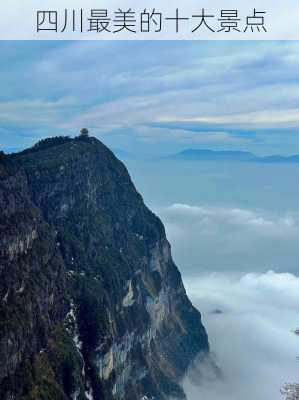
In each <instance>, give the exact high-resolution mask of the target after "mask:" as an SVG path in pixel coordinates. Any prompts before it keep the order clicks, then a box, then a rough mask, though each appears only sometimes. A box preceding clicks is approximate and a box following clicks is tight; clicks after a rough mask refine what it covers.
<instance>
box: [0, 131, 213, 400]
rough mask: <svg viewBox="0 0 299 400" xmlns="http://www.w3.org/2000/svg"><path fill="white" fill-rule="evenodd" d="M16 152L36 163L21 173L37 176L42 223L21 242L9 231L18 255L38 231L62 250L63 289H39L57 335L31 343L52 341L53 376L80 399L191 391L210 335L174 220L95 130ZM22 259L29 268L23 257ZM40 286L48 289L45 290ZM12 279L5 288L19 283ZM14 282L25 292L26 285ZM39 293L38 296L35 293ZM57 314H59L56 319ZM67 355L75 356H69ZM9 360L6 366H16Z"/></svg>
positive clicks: (54, 279) (35, 198) (57, 283)
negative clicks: (187, 279)
mask: <svg viewBox="0 0 299 400" xmlns="http://www.w3.org/2000/svg"><path fill="white" fill-rule="evenodd" d="M12 161H13V163H14V164H16V165H17V166H18V167H17V170H18V171H22V170H24V171H25V172H26V177H25V175H24V173H23V172H17V174H21V175H22V178H20V179H21V181H22V182H26V185H27V180H28V186H29V191H30V196H31V199H30V198H29V194H28V188H27V187H26V188H25V189H26V190H25V189H24V190H25V191H26V195H24V196H25V197H26V199H27V201H28V202H29V203H30V207H29V208H30V209H32V210H35V212H36V214H37V215H38V217H36V218H38V220H35V221H36V222H35V225H34V223H33V222H32V223H31V225H30V226H31V228H30V229H29V228H28V229H24V232H23V231H22V230H19V229H18V234H17V233H16V232H12V233H11V239H10V236H7V234H5V235H4V236H5V237H6V239H5V240H6V242H10V243H11V244H10V247H9V246H8V247H7V249H10V250H6V251H8V252H10V253H7V254H12V255H14V254H15V253H16V252H19V251H20V250H19V249H20V248H22V249H23V248H30V249H31V252H30V254H32V253H33V250H34V249H33V248H32V246H33V245H32V243H33V242H34V241H36V242H38V240H40V241H42V242H44V243H47V246H48V247H49V249H51V251H52V253H51V254H52V255H53V254H56V256H55V257H56V258H55V257H54V255H53V257H54V258H55V260H56V261H55V263H54V265H53V266H49V270H50V271H51V273H49V276H48V279H49V283H48V285H52V287H53V289H52V290H50V289H49V288H48V286H46V289H45V290H44V293H39V295H38V296H37V298H39V297H41V298H43V301H44V302H45V304H42V305H41V306H40V308H39V310H38V315H40V316H42V317H43V318H45V319H46V320H48V321H50V322H48V323H47V324H46V328H45V333H44V341H45V342H46V341H48V344H41V343H39V342H38V341H37V339H36V338H34V339H32V340H33V341H37V343H36V345H35V346H33V347H32V349H31V350H32V354H34V353H35V352H37V351H38V350H40V348H41V346H45V351H44V353H45V354H46V356H47V360H46V361H45V363H44V364H45V365H46V367H47V370H49V369H50V370H51V371H54V372H53V377H54V378H53V379H52V381H51V384H52V385H56V386H57V387H59V388H60V390H61V392H63V394H64V395H65V396H66V398H73V399H78V400H81V399H95V400H98V399H123V400H129V399H130V400H134V399H136V400H141V399H142V398H143V396H147V398H149V399H151V398H153V399H157V400H158V399H161V400H164V399H166V398H168V397H169V396H172V397H174V398H184V393H183V391H182V389H181V388H180V386H179V383H178V382H179V380H180V378H181V377H182V376H183V375H184V373H185V372H186V369H187V368H188V366H189V365H190V363H191V362H192V360H193V359H194V357H195V356H196V355H197V354H198V353H199V352H208V350H209V346H208V340H207V335H206V332H205V330H204V328H203V326H202V324H201V318H200V314H199V312H198V311H197V310H195V309H194V307H193V306H192V305H191V303H190V301H189V300H188V298H187V296H186V293H185V289H184V287H183V284H182V281H181V276H180V274H179V272H178V270H177V268H176V266H175V264H174V263H173V260H172V258H171V253H170V246H169V243H168V241H167V239H166V237H165V232H164V227H163V225H162V223H161V222H160V220H159V219H158V218H157V217H156V216H155V215H154V214H153V213H152V212H150V211H149V210H148V209H147V207H146V206H145V205H144V203H143V200H142V198H141V196H140V195H139V194H138V193H137V191H136V190H135V188H134V186H133V184H132V182H131V180H130V177H129V174H128V173H127V170H126V168H125V167H124V165H123V164H122V163H121V162H120V161H118V160H117V159H116V158H115V156H114V155H113V154H112V153H111V152H110V151H109V150H108V149H107V148H106V147H105V146H104V145H103V144H102V143H101V142H99V141H98V140H96V139H93V138H84V139H74V140H71V139H69V140H67V139H66V140H62V141H57V140H56V141H55V140H53V141H49V142H46V143H44V144H43V145H40V146H38V147H35V148H33V149H31V150H28V151H25V152H23V153H20V154H18V155H15V156H14V157H12ZM26 185H25V186H26ZM14 191H15V189H13V192H14ZM32 203H34V206H33V204H32ZM38 210H40V213H41V214H40V213H39V211H38ZM26 215H27V214H26ZM27 218H29V219H30V218H31V219H33V220H34V218H33V217H31V216H30V215H29V216H28V215H27ZM44 221H46V222H44ZM6 224H7V226H10V222H9V221H6ZM26 226H27V224H26ZM28 226H29V224H28ZM35 226H39V228H37V227H35ZM42 227H43V229H44V231H42V232H41V231H40V232H39V231H38V229H42ZM35 231H37V233H34V232H35ZM46 232H49V233H46ZM51 232H52V233H51ZM47 235H48V236H47ZM49 235H50V236H51V237H49ZM20 238H23V239H22V240H21V239H20ZM20 243H24V244H22V245H21V244H20ZM1 248H2V247H1ZM49 249H47V251H46V252H45V251H43V249H40V250H36V254H37V256H38V257H40V260H39V262H36V268H37V269H38V268H39V269H40V270H41V271H43V272H44V273H45V270H46V269H45V268H44V267H43V266H44V265H45V261H44V260H43V258H44V257H45V254H44V253H48V251H49V252H50V250H49ZM12 255H11V257H12ZM5 257H6V260H9V257H7V255H6V256H5ZM24 257H25V256H24ZM42 260H43V261H44V262H43V263H42ZM47 262H48V263H49V257H47ZM15 265H16V266H18V268H21V266H20V264H19V263H18V262H17V261H16V262H15ZM28 265H29V264H28ZM59 265H60V268H59V267H58V266H59ZM16 268H17V267H16ZM58 270H59V271H60V274H59V273H58V272H56V275H55V274H54V272H55V271H58ZM29 273H30V274H33V275H34V274H35V273H36V272H34V271H31V270H30V271H29ZM6 275H9V274H7V271H6ZM54 275H55V276H54ZM7 279H8V278H7ZM9 279H10V278H9ZM18 279H19V278H18ZM20 279H21V278H20ZM22 279H23V278H22ZM22 279H21V281H22ZM39 283H40V284H41V286H42V281H41V282H40V279H39V280H37V289H36V290H42V289H43V288H42V287H39ZM10 284H11V285H12V283H10ZM0 285H1V291H0V294H3V296H2V297H5V295H6V292H7V288H8V286H9V284H7V285H6V286H4V287H3V288H2V284H0ZM14 285H15V287H16V290H19V289H20V288H19V286H20V287H22V282H19V285H18V284H17V283H16V282H14ZM54 287H55V289H56V292H57V294H55V293H56V292H55V290H54ZM62 291H64V293H61V292H62ZM59 295H60V296H61V298H59ZM31 297H32V298H33V299H35V300H36V296H34V292H33V293H31ZM54 299H55V300H54ZM35 300H32V301H35ZM66 302H67V303H68V304H69V307H68V309H65V306H64V304H65V303H66ZM48 303H49V304H48ZM51 307H53V308H55V307H56V308H57V310H56V311H55V312H56V314H57V315H56V314H55V312H54V311H50V310H51ZM50 312H52V313H53V316H52V314H51V316H49V317H47V316H48V314H49V313H50ZM33 315H35V313H33ZM5 318H6V317H5ZM51 323H52V325H53V326H54V328H53V329H52V331H53V330H54V334H52V336H51V332H52V331H51ZM57 326H58V327H59V329H60V331H59V332H60V336H59V337H58V339H57V334H56V336H55V332H56V331H57V329H58V328H55V327H57ZM53 335H54V336H53ZM36 336H37V337H39V335H36ZM61 336H62V337H63V340H62V339H61ZM70 336H71V337H72V341H71V343H69V342H68V340H69V337H70ZM49 338H50V339H49ZM51 338H52V339H51ZM32 340H30V341H32ZM1 343H2V342H1ZM20 343H22V345H23V346H25V345H26V343H28V338H27V337H26V336H22V335H21V336H20ZM51 346H52V347H51ZM72 346H73V347H72ZM53 347H54V348H55V351H53ZM66 348H67V350H66ZM3 349H4V351H5V354H9V353H8V352H7V351H6V349H5V348H3ZM0 351H2V349H0ZM24 352H25V353H24V354H27V352H26V351H25V349H24ZM51 352H52V353H51ZM57 352H58V353H59V354H60V353H62V354H63V355H64V357H61V359H60V360H57V356H56V358H55V354H57ZM51 354H52V356H51ZM66 354H69V355H71V354H72V361H71V363H69V365H68V369H67V372H68V374H67V377H68V379H66V378H65V377H63V376H61V374H62V375H63V372H61V371H64V369H63V368H62V367H63V365H64V359H65V357H66ZM7 358H8V361H7V365H6V367H5V368H6V369H8V370H9V369H10V371H9V374H10V375H13V372H14V371H12V370H11V367H10V365H11V364H9V363H11V362H12V359H11V358H10V357H9V355H8V356H7ZM53 358H54V360H53ZM20 359H22V357H21V356H20ZM0 368H1V370H2V366H1V361H0ZM78 371H79V373H78ZM4 375H5V374H4ZM0 379H1V374H0ZM36 379H37V378H36V377H35V376H34V377H33V378H32V381H33V382H36ZM53 382H54V383H53ZM37 386H38V387H39V390H42V389H41V386H42V385H41V384H37ZM25 392H26V391H25ZM25 392H24V393H25ZM16 398H17V397H16ZM37 398H49V399H52V398H57V397H37ZM144 398H146V397H144Z"/></svg>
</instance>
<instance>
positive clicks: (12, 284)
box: [0, 155, 68, 400]
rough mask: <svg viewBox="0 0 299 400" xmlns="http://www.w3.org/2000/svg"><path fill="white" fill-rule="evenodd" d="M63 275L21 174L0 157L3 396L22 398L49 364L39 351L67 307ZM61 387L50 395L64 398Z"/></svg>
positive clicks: (0, 394) (0, 369) (56, 252)
mask: <svg viewBox="0 0 299 400" xmlns="http://www.w3.org/2000/svg"><path fill="white" fill-rule="evenodd" d="M65 276H66V275H65V268H64V263H63V259H62V257H61V254H60V252H59V249H58V248H57V246H56V241H55V237H54V234H53V232H52V230H51V229H50V227H49V226H48V224H47V223H46V222H45V221H44V220H43V218H42V216H41V213H40V211H39V210H38V208H37V207H36V206H35V205H34V204H33V202H32V200H31V198H30V193H29V188H28V184H27V178H26V175H25V172H24V171H23V170H22V169H19V168H18V169H17V168H16V167H15V166H14V165H13V164H12V163H11V162H10V161H8V160H7V158H5V157H4V156H3V155H0V398H1V399H9V400H13V399H17V398H23V394H25V393H27V394H28V396H29V394H30V393H31V391H32V390H33V389H34V387H33V380H34V379H33V378H32V376H31V375H32V374H34V373H35V369H36V368H39V366H38V364H39V363H41V364H43V365H46V364H47V363H46V362H42V359H43V358H44V356H43V354H42V351H41V350H42V349H43V348H44V347H46V346H47V343H48V340H49V338H50V337H51V336H53V335H54V331H55V330H57V329H58V328H59V325H60V324H63V321H64V319H65V315H66V312H67V310H68V301H67V295H66V279H65ZM63 329H64V328H63ZM53 337H54V336H53ZM44 361H45V360H44ZM51 373H53V379H52V381H53V383H55V373H54V371H53V370H51ZM49 380H51V379H50V377H49ZM43 386H44V387H45V386H46V383H44V385H43ZM54 386H55V385H54ZM62 386H63V385H62ZM61 391H62V390H61V389H60V388H59V384H57V387H56V390H55V388H53V396H56V398H58V399H60V398H61V399H62V398H66V397H65V396H64V397H62V396H59V395H58V392H61ZM39 394H40V391H39V389H38V388H37V387H36V390H35V395H36V396H35V397H32V398H36V399H38V398H42V397H39ZM26 398H27V397H26ZM28 398H31V397H28ZM53 398H54V397H53Z"/></svg>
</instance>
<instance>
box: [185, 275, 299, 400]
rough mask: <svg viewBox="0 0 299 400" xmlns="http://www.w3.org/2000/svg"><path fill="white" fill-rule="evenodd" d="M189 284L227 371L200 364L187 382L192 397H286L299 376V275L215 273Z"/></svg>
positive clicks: (249, 399) (245, 399) (246, 399)
mask: <svg viewBox="0 0 299 400" xmlns="http://www.w3.org/2000/svg"><path fill="white" fill-rule="evenodd" d="M185 285H186V288H187V292H188V294H189V296H190V297H191V299H192V301H193V303H194V304H195V305H196V306H197V307H198V308H199V309H200V310H201V311H202V315H203V322H204V325H205V326H206V328H207V330H208V334H209V339H210V343H211V348H212V351H213V353H214V354H213V357H214V358H215V361H216V363H217V365H218V366H219V367H220V369H221V371H222V373H223V376H222V377H217V376H216V375H215V373H214V372H213V370H212V369H211V367H210V364H209V363H203V364H201V365H197V366H196V368H195V370H193V371H192V372H191V373H190V375H189V377H188V378H187V379H186V380H185V382H184V387H185V390H186V393H187V398H188V400H197V399H201V398H202V399H208V400H219V399H221V400H232V399H234V400H235V399H236V400H240V399H242V400H252V399H255V400H265V399H270V398H271V399H273V400H279V399H282V396H281V394H280V388H281V387H282V386H283V385H284V383H285V382H293V381H296V380H297V377H298V361H297V360H296V357H297V355H298V353H299V351H298V345H299V338H298V337H297V336H296V335H295V334H294V333H293V332H292V330H294V329H296V328H297V325H296V324H299V318H298V309H299V278H298V277H296V276H294V275H293V274H289V273H275V272H273V271H268V272H267V273H249V274H245V275H242V276H237V275H233V274H230V275H228V274H225V275H224V274H222V273H213V274H209V275H203V276H199V277H198V278H196V279H194V278H192V279H186V280H185ZM215 310H217V311H216V312H215ZM220 311H221V313H220Z"/></svg>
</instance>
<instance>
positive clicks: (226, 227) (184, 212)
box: [158, 204, 299, 276]
mask: <svg viewBox="0 0 299 400" xmlns="http://www.w3.org/2000/svg"><path fill="white" fill-rule="evenodd" d="M158 213H159V215H161V217H162V219H163V221H164V223H165V226H166V230H167V234H168V237H169V239H170V242H171V243H172V245H173V254H174V259H175V261H176V262H177V263H178V265H179V266H180V268H181V269H182V272H183V274H184V275H185V276H189V275H197V274H198V273H200V272H203V271H215V270H216V271H223V270H233V271H244V272H248V271H255V272H266V271H267V270H269V269H273V270H276V271H279V272H284V271H286V270H287V271H290V272H294V271H296V270H297V265H298V259H299V248H298V237H299V213H298V212H269V211H265V210H255V209H245V208H237V207H228V206H225V207H217V206H206V205H200V206H193V205H192V206H191V205H188V204H173V205H171V206H169V207H165V208H162V209H160V210H158Z"/></svg>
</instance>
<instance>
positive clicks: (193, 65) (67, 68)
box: [0, 41, 299, 155]
mask: <svg viewBox="0 0 299 400" xmlns="http://www.w3.org/2000/svg"><path fill="white" fill-rule="evenodd" d="M0 49H1V55H2V57H1V60H2V62H1V66H0V70H1V73H0V84H1V89H2V90H1V93H0V118H1V126H0V138H1V141H0V144H1V147H4V148H5V149H7V148H16V147H24V146H28V145H31V144H32V143H34V142H35V141H36V140H38V139H39V138H41V137H46V136H52V135H60V134H66V135H74V134H76V133H77V132H78V131H79V129H80V128H81V127H82V126H87V127H89V128H90V129H91V131H92V133H93V134H94V135H95V136H98V137H99V138H101V139H103V140H104V142H105V143H107V144H108V145H110V146H112V147H114V148H122V149H124V150H127V151H129V152H131V153H138V154H148V155H155V154H157V155H160V154H168V153H172V152H174V151H177V150H181V149H185V148H189V147H195V148H203V147H204V148H214V149H224V148H225V149H243V150H250V151H254V152H256V153H259V154H271V153H282V154H291V153H294V152H295V153H299V134H298V133H299V132H298V126H299V79H298V78H299V70H298V60H299V45H298V42H150V41H147V42H1V43H0Z"/></svg>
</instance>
